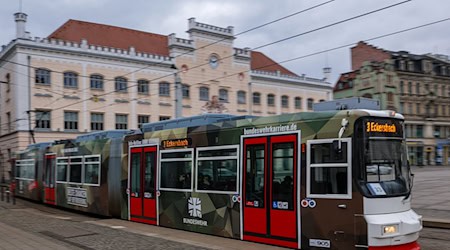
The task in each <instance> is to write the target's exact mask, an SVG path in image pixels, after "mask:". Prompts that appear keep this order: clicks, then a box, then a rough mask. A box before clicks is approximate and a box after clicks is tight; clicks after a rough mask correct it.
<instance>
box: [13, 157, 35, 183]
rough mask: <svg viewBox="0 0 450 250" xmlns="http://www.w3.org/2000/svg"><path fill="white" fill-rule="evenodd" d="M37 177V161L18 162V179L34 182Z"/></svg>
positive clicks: (24, 160)
mask: <svg viewBox="0 0 450 250" xmlns="http://www.w3.org/2000/svg"><path fill="white" fill-rule="evenodd" d="M34 177H35V160H34V159H23V160H17V161H16V178H17V179H21V180H33V179H34Z"/></svg>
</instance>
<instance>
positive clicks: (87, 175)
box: [83, 155, 101, 185]
mask: <svg viewBox="0 0 450 250" xmlns="http://www.w3.org/2000/svg"><path fill="white" fill-rule="evenodd" d="M100 164H101V161H100V155H88V156H84V164H83V167H84V181H83V183H84V184H91V185H100Z"/></svg>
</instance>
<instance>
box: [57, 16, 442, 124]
mask: <svg viewBox="0 0 450 250" xmlns="http://www.w3.org/2000/svg"><path fill="white" fill-rule="evenodd" d="M449 20H450V18H445V19H441V20H438V21H434V22H430V23H426V24H422V25H418V26H414V27H411V28H407V29H403V30H398V31H395V32H391V33H387V34H383V35H379V36H375V37H371V38H367V39H363V40H362V41H365V42H369V41H373V40H377V39H381V38H385V37H389V36H393V35H397V34H401V33H405V32H408V31H412V30H416V29H420V28H424V27H427V26H431V25H434V24H438V23H442V22H445V21H449ZM356 44H357V43H355V42H353V43H348V44H344V45H340V46H336V47H333V48H330V49H325V50H320V51H317V52H313V53H309V54H306V55H302V56H298V57H294V58H290V59H286V60H282V61H279V62H275V63H271V64H265V65H263V66H260V67H257V68H255V69H252V70H258V69H262V68H266V67H270V66H273V65H277V64H283V63H287V62H291V61H296V60H300V59H304V58H307V57H311V56H315V55H319V54H323V53H327V52H330V51H335V50H338V49H342V48H347V47H351V46H354V45H356ZM249 71H251V70H248V71H240V72H237V73H234V74H230V75H226V76H221V77H217V78H214V79H212V80H211V79H210V80H205V81H203V82H209V81H213V80H220V79H224V78H227V77H231V76H236V75H239V74H240V73H246V72H249ZM203 82H200V83H203ZM116 104H118V103H111V104H108V105H105V106H104V107H108V106H113V105H116ZM100 108H103V107H100ZM58 118H61V117H58Z"/></svg>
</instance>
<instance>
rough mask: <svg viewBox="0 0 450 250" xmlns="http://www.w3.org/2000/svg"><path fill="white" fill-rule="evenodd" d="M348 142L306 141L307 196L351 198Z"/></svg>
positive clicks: (345, 140)
mask: <svg viewBox="0 0 450 250" xmlns="http://www.w3.org/2000/svg"><path fill="white" fill-rule="evenodd" d="M349 144H350V140H349V139H341V140H340V149H339V140H338V139H336V140H335V141H332V140H315V141H308V143H307V145H308V149H307V152H309V153H308V154H307V196H308V197H323V198H344V199H350V198H351V178H350V176H351V169H350V165H349V161H348V159H351V157H350V146H349Z"/></svg>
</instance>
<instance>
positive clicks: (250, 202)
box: [245, 145, 265, 208]
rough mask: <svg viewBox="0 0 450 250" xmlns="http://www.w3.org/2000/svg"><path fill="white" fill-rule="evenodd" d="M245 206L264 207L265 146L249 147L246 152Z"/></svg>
mask: <svg viewBox="0 0 450 250" xmlns="http://www.w3.org/2000/svg"><path fill="white" fill-rule="evenodd" d="M245 155H246V157H245V160H246V170H245V171H246V176H245V178H246V180H245V184H246V185H245V189H246V190H245V205H246V206H250V207H258V208H263V207H264V205H265V204H264V186H265V185H264V169H265V168H264V162H265V148H264V145H249V146H247V150H246V154H245Z"/></svg>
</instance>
